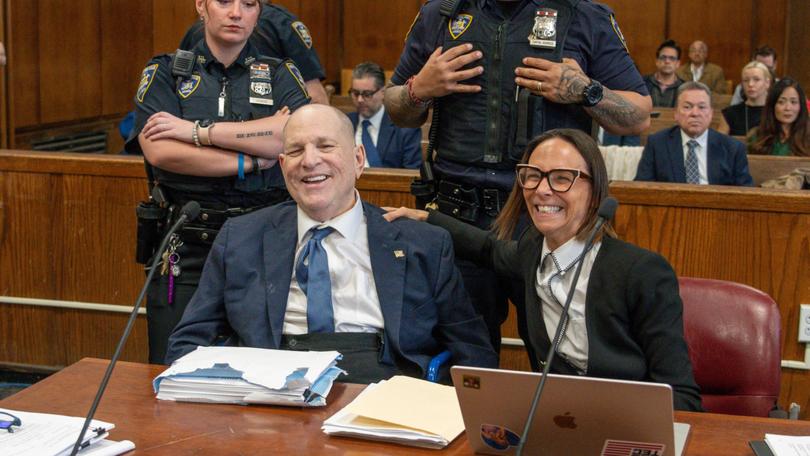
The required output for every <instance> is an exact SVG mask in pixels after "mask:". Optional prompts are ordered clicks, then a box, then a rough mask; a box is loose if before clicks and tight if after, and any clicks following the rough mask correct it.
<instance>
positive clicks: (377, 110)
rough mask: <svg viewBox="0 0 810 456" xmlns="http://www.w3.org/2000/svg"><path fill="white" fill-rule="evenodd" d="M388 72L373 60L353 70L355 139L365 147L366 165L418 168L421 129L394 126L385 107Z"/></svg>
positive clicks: (352, 91) (352, 117)
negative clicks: (386, 75)
mask: <svg viewBox="0 0 810 456" xmlns="http://www.w3.org/2000/svg"><path fill="white" fill-rule="evenodd" d="M384 87H385V73H384V72H383V69H382V68H381V67H380V66H379V65H377V64H376V63H374V62H363V63H361V64H359V65H357V66H356V67H354V71H353V72H352V86H351V89H350V90H349V96H350V97H351V99H352V104H354V107H355V109H357V112H352V113H349V114H348V116H349V118H350V119H351V121H352V125H354V131H355V137H354V139H355V142H356V143H357V144H362V145H363V147H365V148H366V167H375V168H377V167H384V168H419V165H420V164H421V163H422V147H421V142H422V129H420V128H401V127H397V126H396V125H394V122H392V121H391V118H390V117H388V113H387V112H385V106H383V98H384V92H385V88H384Z"/></svg>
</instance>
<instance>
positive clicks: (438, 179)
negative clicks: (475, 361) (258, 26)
mask: <svg viewBox="0 0 810 456" xmlns="http://www.w3.org/2000/svg"><path fill="white" fill-rule="evenodd" d="M392 84H393V87H390V88H389V89H387V90H386V93H385V106H386V110H387V112H388V113H389V114H390V116H391V118H392V119H393V121H394V122H395V123H397V124H398V125H400V126H403V127H418V126H420V125H422V124H423V123H424V122H425V121H426V120H427V117H428V108H429V107H431V106H433V115H432V125H431V130H432V131H431V147H430V148H429V151H430V152H432V153H431V154H430V156H429V157H428V160H427V161H426V164H425V167H423V169H422V179H421V180H420V181H418V182H415V185H414V186H413V191H414V194H415V195H416V196H417V201H419V202H421V203H427V202H431V203H433V204H436V206H437V208H438V210H440V211H442V212H444V213H447V214H450V215H453V216H454V217H456V218H458V219H460V220H463V221H465V222H468V223H471V224H473V225H476V226H479V227H483V228H488V227H489V226H490V225H491V223H492V221H493V220H494V218H495V217H496V216H497V214H498V212H499V211H500V208H501V206H502V205H503V203H504V202H505V200H506V196H507V195H508V192H509V190H510V189H511V187H512V183H513V182H514V177H515V174H514V169H515V164H516V163H517V161H518V159H519V158H520V156H521V154H522V153H523V148H524V146H525V145H526V143H527V142H528V141H529V140H530V139H531V138H532V137H534V136H536V135H537V134H539V133H541V132H543V131H546V130H549V129H552V128H561V127H572V128H578V129H581V130H584V131H586V132H591V131H592V125H593V121H595V122H596V123H598V124H599V125H601V126H602V127H603V128H604V129H605V130H607V131H608V132H611V133H614V134H617V135H635V134H639V133H640V132H642V131H643V130H644V129H645V128H647V126H648V125H649V113H650V111H651V109H652V102H651V99H650V97H649V95H648V92H647V89H646V87H645V85H644V81H643V80H642V78H641V75H640V74H639V73H638V70H637V69H636V67H635V65H634V63H633V61H632V59H631V58H630V55H629V54H628V52H627V48H626V45H625V42H624V38H623V37H622V35H621V31H620V29H619V26H618V24H617V23H616V21H615V19H614V16H613V14H612V12H611V10H610V9H609V8H608V7H606V6H604V5H601V4H598V3H594V2H591V1H589V0H501V1H496V0H445V1H439V0H428V1H427V2H426V3H425V4H424V5H423V6H422V8H421V10H420V11H419V13H418V15H417V17H416V19H415V20H414V23H413V25H412V27H411V31H410V32H409V35H408V37H407V39H406V42H405V48H404V49H403V52H402V55H401V57H400V60H399V64H398V65H397V67H396V70H395V71H394V75H393V78H392ZM431 162H432V163H431ZM563 210H564V209H563ZM563 215H564V214H563ZM459 268H460V269H461V271H462V274H463V275H464V278H465V287H466V288H467V290H468V291H469V293H470V295H471V297H472V299H473V302H474V304H475V306H476V308H477V310H478V311H479V312H480V313H481V314H482V315H483V316H484V319H485V320H486V322H487V326H488V328H489V331H490V336H491V338H492V342H493V346H495V347H499V346H500V325H501V323H502V322H503V321H504V320H505V317H506V312H507V305H506V299H505V295H506V294H507V293H508V291H509V288H510V287H513V286H514V285H511V284H507V283H503V282H499V280H498V279H497V278H496V277H495V276H494V274H493V273H492V272H491V271H486V270H481V269H478V268H477V267H476V266H474V265H473V264H472V263H464V262H461V261H459ZM513 289H515V290H521V288H520V287H517V288H513ZM520 294H521V293H520V292H517V293H515V295H514V296H513V302H515V304H516V305H518V306H519V307H520V306H521V305H522V304H521V301H522V297H521V296H520ZM521 314H522V312H521V311H518V315H521ZM518 326H519V331H520V332H521V335H523V334H525V324H524V322H522V321H520V320H519V321H518ZM524 339H525V337H524ZM530 359H534V357H533V356H532V357H530Z"/></svg>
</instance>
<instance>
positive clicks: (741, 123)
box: [717, 61, 771, 136]
mask: <svg viewBox="0 0 810 456" xmlns="http://www.w3.org/2000/svg"><path fill="white" fill-rule="evenodd" d="M742 86H743V89H744V91H745V102H744V103H740V104H736V105H733V106H728V107H726V108H724V109H723V117H722V119H721V122H720V126H719V127H717V130H718V131H719V132H720V133H723V134H726V135H732V136H744V135H746V134H748V132H749V131H751V129H752V128H755V127H756V126H757V125H759V119H760V116H761V115H762V108H763V106H765V99H766V98H767V97H768V89H770V88H771V72H770V70H768V67H766V66H765V65H764V64H762V63H760V62H757V61H752V62H749V63H748V64H747V65H745V66H744V67H743V69H742Z"/></svg>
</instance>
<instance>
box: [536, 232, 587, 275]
mask: <svg viewBox="0 0 810 456" xmlns="http://www.w3.org/2000/svg"><path fill="white" fill-rule="evenodd" d="M584 248H585V241H582V240H579V239H577V238H576V237H573V238H571V239H569V240H568V241H567V242H566V243H565V244H563V245H561V246H559V247H557V249H556V250H554V251H551V249H549V247H548V243H547V241H546V239H545V238H544V239H543V249H542V252H541V257H540V258H542V260H543V261H545V259H546V256H548V255H551V260H552V263H553V264H554V267H555V268H556V270H557V271H560V272H565V271H568V269H570V268H571V266H572V265H573V264H574V262H575V261H576V260H577V258H579V256H580V255H581V254H582V249H584ZM540 264H541V265H542V264H543V263H542V262H541V263H540Z"/></svg>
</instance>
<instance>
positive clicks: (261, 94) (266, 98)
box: [250, 63, 273, 106]
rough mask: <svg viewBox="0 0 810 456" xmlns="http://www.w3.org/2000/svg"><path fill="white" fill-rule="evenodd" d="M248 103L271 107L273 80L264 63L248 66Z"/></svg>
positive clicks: (268, 66) (268, 67) (268, 68)
mask: <svg viewBox="0 0 810 456" xmlns="http://www.w3.org/2000/svg"><path fill="white" fill-rule="evenodd" d="M250 102H251V103H252V104H260V105H266V106H273V80H272V78H271V74H270V65H268V64H266V63H254V64H252V65H250Z"/></svg>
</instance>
